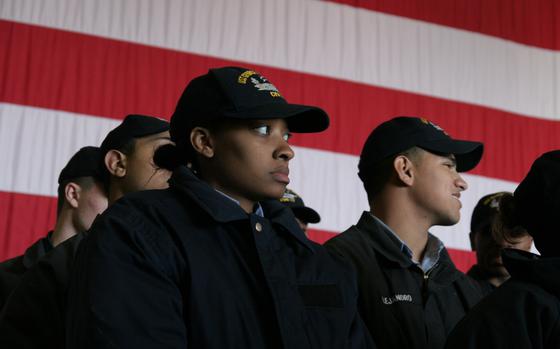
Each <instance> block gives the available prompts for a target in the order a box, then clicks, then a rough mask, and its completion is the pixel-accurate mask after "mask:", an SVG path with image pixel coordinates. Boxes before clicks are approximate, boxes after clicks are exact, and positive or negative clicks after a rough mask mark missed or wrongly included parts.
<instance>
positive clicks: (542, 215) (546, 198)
mask: <svg viewBox="0 0 560 349" xmlns="http://www.w3.org/2000/svg"><path fill="white" fill-rule="evenodd" d="M513 199H514V202H515V217H516V219H517V221H518V223H519V225H521V226H522V227H524V228H526V229H527V232H528V233H529V234H530V235H532V236H533V238H534V239H535V244H536V245H537V249H539V251H540V252H542V251H541V249H542V248H543V243H544V242H550V241H552V240H554V239H556V240H560V238H558V236H557V235H556V230H558V228H557V226H558V218H557V217H558V212H560V150H554V151H550V152H547V153H544V154H543V155H541V156H540V157H539V158H538V159H536V160H535V162H533V165H532V166H531V169H530V170H529V173H528V174H527V175H526V176H525V178H523V180H522V181H521V183H520V184H519V185H518V186H517V188H516V189H515V191H514V192H513ZM546 235H549V236H546Z"/></svg>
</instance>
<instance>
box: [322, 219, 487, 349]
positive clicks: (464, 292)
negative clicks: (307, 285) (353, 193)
mask: <svg viewBox="0 0 560 349" xmlns="http://www.w3.org/2000/svg"><path fill="white" fill-rule="evenodd" d="M325 246H326V247H327V249H328V250H330V251H332V252H333V253H337V254H340V255H341V256H343V257H344V258H346V259H347V260H349V261H350V262H351V263H352V265H353V266H354V268H355V270H356V272H357V274H358V287H359V294H360V296H359V299H358V308H359V309H360V313H361V315H362V318H363V319H364V322H365V323H366V326H367V327H368V329H369V330H370V333H371V335H372V337H373V339H374V341H375V343H376V344H377V346H378V348H387V349H389V348H408V349H411V348H418V349H420V348H423V349H425V348H443V346H444V344H445V339H446V336H447V334H448V333H449V332H450V331H451V330H452V329H453V327H454V326H455V324H456V323H457V322H458V321H459V320H460V319H461V318H462V317H463V316H464V315H465V313H466V312H467V310H469V309H470V308H471V307H472V306H474V305H475V303H477V302H478V301H479V300H480V298H481V293H480V290H479V288H478V286H477V285H476V284H475V283H474V282H473V281H472V280H470V279H469V278H467V277H466V276H465V275H464V274H463V273H461V272H460V271H458V270H457V269H456V268H455V266H454V265H453V262H452V261H451V259H450V258H449V255H448V254H447V250H446V249H445V248H444V247H443V244H442V243H441V241H439V239H437V238H436V237H435V236H433V235H429V238H428V245H427V247H426V252H425V254H426V256H425V257H424V260H423V261H422V262H423V263H422V265H419V264H416V263H415V262H413V260H412V259H411V253H410V251H409V250H408V248H407V247H406V245H405V244H404V243H403V242H402V241H400V239H398V237H397V235H396V234H395V233H393V232H392V231H391V230H390V229H389V227H387V226H386V225H385V224H384V223H383V222H382V221H380V220H379V219H377V218H376V217H374V216H373V215H372V214H371V213H369V212H364V213H363V214H362V217H361V218H360V220H359V221H358V223H357V225H355V226H352V227H350V228H349V229H348V230H347V231H345V232H344V233H342V234H339V235H338V236H336V237H334V238H332V239H331V240H329V241H327V243H326V244H325ZM423 269H424V270H423Z"/></svg>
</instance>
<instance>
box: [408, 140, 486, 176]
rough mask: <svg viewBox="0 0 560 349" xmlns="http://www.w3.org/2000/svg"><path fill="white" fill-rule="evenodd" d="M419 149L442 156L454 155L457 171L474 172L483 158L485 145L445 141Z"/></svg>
mask: <svg viewBox="0 0 560 349" xmlns="http://www.w3.org/2000/svg"><path fill="white" fill-rule="evenodd" d="M418 146H419V147H421V148H424V149H426V150H430V151H433V152H437V153H442V154H453V155H455V159H456V160H457V171H458V172H466V171H470V170H472V169H473V168H474V167H475V166H476V165H478V163H479V162H480V159H481V158H482V153H483V151H484V145H483V144H482V143H480V142H471V141H463V140H454V139H445V140H437V141H431V142H424V143H423V144H418Z"/></svg>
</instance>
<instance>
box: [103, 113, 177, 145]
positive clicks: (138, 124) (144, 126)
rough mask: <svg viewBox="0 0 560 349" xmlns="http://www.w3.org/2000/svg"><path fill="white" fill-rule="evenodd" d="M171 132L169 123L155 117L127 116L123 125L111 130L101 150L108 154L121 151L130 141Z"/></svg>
mask: <svg viewBox="0 0 560 349" xmlns="http://www.w3.org/2000/svg"><path fill="white" fill-rule="evenodd" d="M168 130H169V122H167V121H165V120H163V119H160V118H156V117H153V116H146V115H138V114H131V115H127V116H126V117H125V118H124V120H123V121H122V122H121V124H120V125H119V126H117V127H115V128H114V129H113V130H111V131H110V132H109V133H108V134H107V136H106V137H105V139H104V140H103V142H102V143H101V150H102V151H103V154H106V153H107V152H108V151H109V150H111V149H116V150H119V149H121V148H122V147H123V146H124V145H125V144H126V143H128V142H129V141H130V140H132V139H135V138H141V137H147V136H151V135H154V134H157V133H161V132H165V131H168Z"/></svg>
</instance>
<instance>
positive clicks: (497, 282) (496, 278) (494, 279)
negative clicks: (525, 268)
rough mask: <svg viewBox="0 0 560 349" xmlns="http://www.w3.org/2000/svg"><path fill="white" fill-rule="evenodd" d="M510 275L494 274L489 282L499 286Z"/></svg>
mask: <svg viewBox="0 0 560 349" xmlns="http://www.w3.org/2000/svg"><path fill="white" fill-rule="evenodd" d="M507 279H509V276H494V277H491V278H489V279H488V282H489V283H491V284H492V285H494V286H495V287H499V286H500V285H501V284H503V283H504V282H506V281H507Z"/></svg>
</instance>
